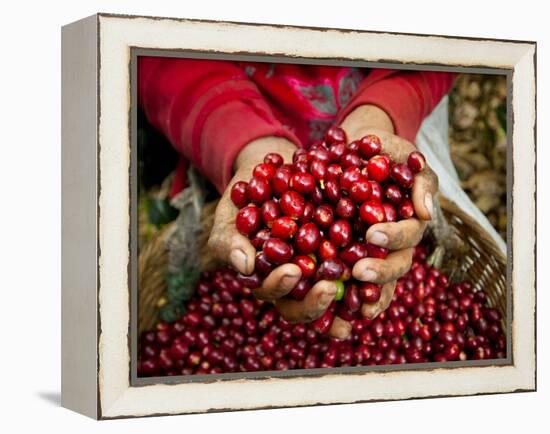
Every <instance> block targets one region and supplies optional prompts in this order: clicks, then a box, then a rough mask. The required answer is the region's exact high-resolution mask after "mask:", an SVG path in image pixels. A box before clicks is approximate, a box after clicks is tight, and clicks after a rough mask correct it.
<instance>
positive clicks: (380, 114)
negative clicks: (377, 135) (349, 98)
mask: <svg viewBox="0 0 550 434" xmlns="http://www.w3.org/2000/svg"><path fill="white" fill-rule="evenodd" d="M340 126H341V127H342V129H343V130H344V131H345V132H346V135H347V136H348V140H349V141H353V140H357V139H360V138H361V137H362V136H363V132H364V131H365V129H370V128H373V129H377V130H383V131H387V132H389V133H392V134H393V133H394V127H393V123H392V120H391V118H390V117H389V116H388V114H387V113H386V112H385V111H384V110H382V109H381V108H379V107H377V106H375V105H369V104H365V105H362V106H359V107H357V108H356V109H355V110H353V111H352V112H350V113H349V114H348V115H347V116H346V117H345V118H344V120H343V121H342V123H341V124H340Z"/></svg>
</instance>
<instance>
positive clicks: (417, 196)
mask: <svg viewBox="0 0 550 434" xmlns="http://www.w3.org/2000/svg"><path fill="white" fill-rule="evenodd" d="M341 127H342V128H343V129H344V131H346V134H347V137H348V141H350V142H351V141H353V140H357V139H360V138H361V137H364V136H366V135H368V134H375V135H377V136H378V137H379V138H380V141H381V143H382V151H383V152H385V153H387V154H389V155H390V157H391V158H392V159H393V160H394V161H396V162H399V163H404V162H406V161H407V157H408V155H409V154H410V153H411V152H412V151H414V150H416V148H415V146H414V145H413V144H411V143H410V142H408V141H407V140H405V139H403V138H401V137H398V136H396V135H395V134H393V133H394V130H393V124H392V121H391V119H390V118H389V116H388V115H387V114H386V113H385V112H384V111H382V110H381V109H380V108H378V107H376V106H369V105H365V106H360V107H358V108H357V109H355V110H354V111H353V112H351V113H350V114H349V115H348V116H347V117H346V118H345V119H344V121H343V122H342V124H341ZM437 189H438V180H437V175H436V174H435V173H434V172H433V171H432V170H431V169H430V168H429V167H428V166H427V165H426V167H424V168H423V169H422V170H421V171H420V172H419V173H417V174H416V175H415V179H414V186H413V189H412V192H411V193H412V195H411V200H412V202H413V204H414V209H415V217H413V218H409V219H406V220H401V221H399V222H395V223H379V224H375V225H373V226H371V227H369V229H368V230H367V233H366V237H365V238H366V240H367V241H368V242H369V243H371V244H375V245H377V246H380V247H385V248H387V249H389V250H390V253H389V254H388V256H387V257H386V258H385V259H376V258H364V259H361V260H359V261H358V262H357V263H356V264H355V265H354V267H353V270H352V274H353V277H355V278H356V279H357V280H361V281H365V282H373V283H377V284H380V285H383V286H382V291H381V296H380V299H379V300H378V301H377V302H376V303H364V304H363V306H362V308H361V313H362V314H363V316H365V317H367V318H371V319H372V318H374V317H376V316H377V315H378V314H380V312H382V311H384V310H385V309H387V307H388V306H389V304H390V302H391V300H392V297H393V293H394V291H395V286H396V282H397V279H399V278H400V277H401V276H402V275H403V274H405V273H406V272H407V271H409V269H410V267H411V263H412V256H413V252H414V247H415V246H416V245H417V244H418V243H419V242H420V240H421V239H422V236H423V234H424V230H425V229H426V226H427V222H428V221H429V220H430V219H431V216H432V214H433V196H434V195H435V194H436V192H437Z"/></svg>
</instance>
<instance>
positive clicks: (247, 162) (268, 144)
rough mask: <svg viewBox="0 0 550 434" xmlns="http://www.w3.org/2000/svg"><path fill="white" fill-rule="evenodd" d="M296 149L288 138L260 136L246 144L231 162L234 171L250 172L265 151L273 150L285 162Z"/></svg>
mask: <svg viewBox="0 0 550 434" xmlns="http://www.w3.org/2000/svg"><path fill="white" fill-rule="evenodd" d="M295 150H296V145H295V144H294V143H292V142H291V141H290V140H288V139H284V138H282V137H274V136H269V137H261V138H259V139H256V140H253V141H252V142H250V143H248V144H246V145H245V146H244V147H243V148H242V149H241V151H240V152H239V154H238V155H237V158H235V162H234V164H233V170H234V171H235V172H239V171H243V170H246V171H248V172H251V171H252V169H253V168H254V166H256V165H257V164H259V163H261V162H263V160H264V156H265V154H267V153H270V152H275V153H277V154H280V155H281V156H282V157H283V159H284V161H285V162H286V163H288V162H290V161H292V154H293V153H294V151H295Z"/></svg>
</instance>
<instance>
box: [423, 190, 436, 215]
mask: <svg viewBox="0 0 550 434" xmlns="http://www.w3.org/2000/svg"><path fill="white" fill-rule="evenodd" d="M424 206H425V207H426V209H427V210H428V214H430V218H432V216H433V214H434V202H433V199H432V195H431V193H426V196H424Z"/></svg>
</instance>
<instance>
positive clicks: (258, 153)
mask: <svg viewBox="0 0 550 434" xmlns="http://www.w3.org/2000/svg"><path fill="white" fill-rule="evenodd" d="M295 150H296V147H295V146H294V144H293V143H291V142H289V141H287V140H285V139H281V138H276V137H266V138H262V139H258V140H255V141H253V142H251V143H249V144H248V145H247V146H246V147H245V148H243V149H242V150H241V152H240V153H239V155H238V157H237V159H236V161H235V164H234V170H235V175H234V177H233V178H232V179H231V181H230V183H229V185H228V186H227V188H226V189H225V191H224V193H223V195H222V197H221V199H220V201H219V203H218V206H217V208H216V212H215V216H214V225H213V227H212V231H211V233H210V238H209V240H208V246H209V248H210V250H211V252H212V254H214V255H215V256H216V257H217V258H219V259H221V260H223V261H226V262H228V263H229V264H231V265H232V266H233V267H234V268H235V269H236V270H237V271H238V272H240V273H242V274H246V275H250V274H252V273H253V272H254V262H255V258H256V249H255V248H254V246H252V244H251V243H250V240H249V239H248V238H246V237H245V236H243V235H241V234H240V233H239V232H238V231H237V229H236V227H235V217H236V215H237V212H238V209H237V207H235V205H234V204H233V202H232V201H231V198H230V192H231V187H232V186H233V184H235V183H236V182H238V181H248V180H249V179H250V177H251V174H252V170H253V169H254V166H256V164H258V163H260V162H262V161H263V156H264V155H265V154H266V153H268V152H276V153H278V154H280V155H281V156H282V157H283V158H284V160H285V162H291V161H292V154H293V152H294V151H295ZM301 277H302V272H301V270H300V268H299V267H298V266H297V265H295V264H283V265H280V266H278V267H277V268H275V269H274V270H273V271H271V273H270V274H269V275H268V276H267V277H266V278H265V279H264V280H263V282H262V285H261V287H259V288H255V289H252V291H253V294H254V295H255V296H256V297H257V298H259V299H261V300H267V301H271V302H273V303H274V304H275V306H276V308H277V310H278V311H279V313H280V314H281V315H282V317H283V318H285V319H286V320H287V321H289V322H293V323H296V322H309V321H313V320H315V319H317V318H318V317H320V316H321V315H322V314H323V313H324V312H325V310H326V309H327V308H328V307H329V305H330V303H331V302H332V300H333V299H334V296H335V295H336V291H337V288H336V284H335V282H332V281H328V280H322V281H319V282H317V283H316V284H315V285H314V286H313V287H312V288H311V289H310V291H309V292H308V293H307V295H306V297H305V298H304V299H303V300H300V301H298V300H292V299H290V298H289V297H285V296H286V295H287V294H288V293H289V292H290V291H291V290H292V289H293V288H294V286H296V284H297V283H298V281H299V280H300V279H301ZM350 331H351V325H350V324H349V323H346V322H344V321H340V320H338V321H335V322H334V324H333V326H332V328H331V330H330V332H329V333H330V334H331V335H332V336H335V337H345V336H347V335H349V333H350Z"/></svg>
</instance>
